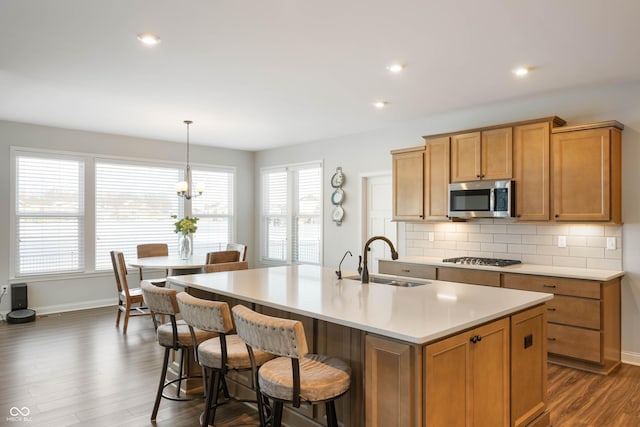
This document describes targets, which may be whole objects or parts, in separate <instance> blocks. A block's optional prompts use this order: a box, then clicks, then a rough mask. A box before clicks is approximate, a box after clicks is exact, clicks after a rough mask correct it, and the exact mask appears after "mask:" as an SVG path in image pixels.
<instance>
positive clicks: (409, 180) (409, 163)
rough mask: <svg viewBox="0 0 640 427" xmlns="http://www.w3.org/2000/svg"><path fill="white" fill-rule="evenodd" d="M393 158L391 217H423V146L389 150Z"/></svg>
mask: <svg viewBox="0 0 640 427" xmlns="http://www.w3.org/2000/svg"><path fill="white" fill-rule="evenodd" d="M391 155H392V158H393V219H394V220H404V221H410V220H420V219H423V218H424V157H425V147H424V146H419V147H413V148H407V149H403V150H394V151H392V152H391Z"/></svg>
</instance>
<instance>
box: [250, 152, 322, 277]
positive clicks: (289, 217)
mask: <svg viewBox="0 0 640 427" xmlns="http://www.w3.org/2000/svg"><path fill="white" fill-rule="evenodd" d="M313 167H317V168H318V169H320V188H319V196H320V213H319V214H318V222H319V226H320V231H319V237H320V242H319V248H318V251H319V254H318V255H319V256H318V258H319V261H318V264H315V263H314V264H311V265H323V264H324V185H323V179H324V163H323V161H321V160H319V161H310V162H303V163H291V164H286V165H275V166H265V167H262V168H260V181H259V185H260V199H259V200H260V220H259V221H260V235H259V247H260V258H259V261H260V262H261V263H262V264H264V265H274V266H276V265H299V264H309V263H306V262H300V261H299V260H293V254H294V245H295V242H294V241H293V237H294V229H293V227H294V221H295V220H296V219H297V218H300V217H310V216H311V217H313V215H302V214H300V212H299V207H298V200H297V199H296V197H295V195H296V194H297V189H298V184H299V182H298V181H297V178H296V180H294V178H293V176H294V175H295V172H296V171H299V170H302V169H311V168H313ZM277 171H285V172H286V173H287V191H286V193H287V213H286V215H266V214H265V211H264V207H265V206H264V203H265V199H266V193H265V188H264V185H265V183H264V181H265V175H266V174H268V173H270V172H277ZM267 217H284V218H285V221H286V231H287V235H286V240H287V248H286V251H287V256H286V257H285V260H279V259H276V258H268V257H267V244H268V242H267V236H266V233H267V230H266V226H267V224H266V219H267Z"/></svg>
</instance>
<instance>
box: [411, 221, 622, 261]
mask: <svg viewBox="0 0 640 427" xmlns="http://www.w3.org/2000/svg"><path fill="white" fill-rule="evenodd" d="M400 233H402V228H401V229H400ZM562 236H564V238H565V239H566V247H559V246H558V240H559V239H558V238H559V237H562ZM430 237H432V240H430ZM608 237H613V238H615V249H607V238H608ZM561 240H562V239H561ZM404 249H405V254H406V255H414V256H428V257H438V258H450V257H457V256H476V257H490V258H507V259H518V260H521V261H522V262H524V263H528V264H541V265H552V266H559V267H581V268H595V269H603V270H622V226H621V225H579V224H567V225H555V224H549V225H535V224H522V223H514V222H512V221H510V220H508V219H507V220H505V219H482V220H471V221H468V222H434V223H405V224H404Z"/></svg>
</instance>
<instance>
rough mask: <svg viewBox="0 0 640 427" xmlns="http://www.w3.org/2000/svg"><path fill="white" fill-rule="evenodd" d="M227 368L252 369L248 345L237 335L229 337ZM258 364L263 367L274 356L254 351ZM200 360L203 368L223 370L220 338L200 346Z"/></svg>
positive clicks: (207, 341)
mask: <svg viewBox="0 0 640 427" xmlns="http://www.w3.org/2000/svg"><path fill="white" fill-rule="evenodd" d="M226 339H227V366H228V367H230V368H232V369H248V368H251V359H249V351H248V350H247V345H246V344H245V343H244V341H242V339H241V338H240V337H239V336H237V335H227V336H226ZM253 356H254V357H255V358H256V364H257V365H258V366H260V365H262V364H263V363H264V362H266V361H268V360H271V359H273V355H272V354H269V353H265V352H264V351H254V352H253ZM198 360H199V361H200V364H201V365H202V366H206V367H208V368H214V369H222V366H221V365H222V349H221V348H220V338H217V337H216V338H211V339H208V340H206V341H205V342H203V343H201V344H200V345H199V346H198Z"/></svg>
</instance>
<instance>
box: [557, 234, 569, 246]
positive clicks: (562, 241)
mask: <svg viewBox="0 0 640 427" xmlns="http://www.w3.org/2000/svg"><path fill="white" fill-rule="evenodd" d="M558 247H559V248H566V247H567V236H558Z"/></svg>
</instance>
